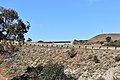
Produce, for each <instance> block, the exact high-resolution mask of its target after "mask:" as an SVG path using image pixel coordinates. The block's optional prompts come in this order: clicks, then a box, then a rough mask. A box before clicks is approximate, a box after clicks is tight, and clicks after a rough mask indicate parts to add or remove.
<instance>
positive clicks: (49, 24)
mask: <svg viewBox="0 0 120 80" xmlns="http://www.w3.org/2000/svg"><path fill="white" fill-rule="evenodd" d="M0 6H3V7H5V8H12V9H14V10H16V11H17V12H18V13H19V16H20V18H22V19H23V21H24V22H26V21H29V22H30V23H31V28H30V31H29V32H28V33H27V34H26V35H25V37H26V38H29V37H30V38H32V39H33V41H38V40H44V41H49V40H74V39H89V38H91V37H93V36H95V35H97V34H101V33H120V0H0Z"/></svg>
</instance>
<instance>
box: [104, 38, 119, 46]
mask: <svg viewBox="0 0 120 80" xmlns="http://www.w3.org/2000/svg"><path fill="white" fill-rule="evenodd" d="M104 46H114V47H120V40H118V41H117V40H115V41H110V42H108V43H106V44H104Z"/></svg>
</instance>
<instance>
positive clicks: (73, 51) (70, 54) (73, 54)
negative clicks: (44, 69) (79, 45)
mask: <svg viewBox="0 0 120 80" xmlns="http://www.w3.org/2000/svg"><path fill="white" fill-rule="evenodd" d="M76 55H77V52H76V51H75V49H74V48H71V50H70V51H68V56H69V57H70V58H73V57H75V56H76Z"/></svg>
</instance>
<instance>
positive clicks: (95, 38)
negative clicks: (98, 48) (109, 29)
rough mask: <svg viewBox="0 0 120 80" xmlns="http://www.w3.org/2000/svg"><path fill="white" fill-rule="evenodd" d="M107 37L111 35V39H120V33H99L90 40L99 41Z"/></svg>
mask: <svg viewBox="0 0 120 80" xmlns="http://www.w3.org/2000/svg"><path fill="white" fill-rule="evenodd" d="M106 37H111V39H112V40H113V41H114V40H120V34H99V35H97V36H95V37H93V38H91V39H89V40H88V41H89V42H97V41H105V40H106Z"/></svg>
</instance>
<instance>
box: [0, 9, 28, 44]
mask: <svg viewBox="0 0 120 80" xmlns="http://www.w3.org/2000/svg"><path fill="white" fill-rule="evenodd" d="M29 28H30V23H29V22H27V23H26V24H25V23H24V22H23V21H22V19H20V18H19V16H18V13H17V12H16V11H15V10H13V9H6V8H4V7H0V36H2V37H4V38H5V39H9V40H11V39H12V40H17V41H19V42H20V41H22V42H24V40H25V38H24V34H25V33H27V32H28V30H29ZM1 39H3V38H1Z"/></svg>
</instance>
